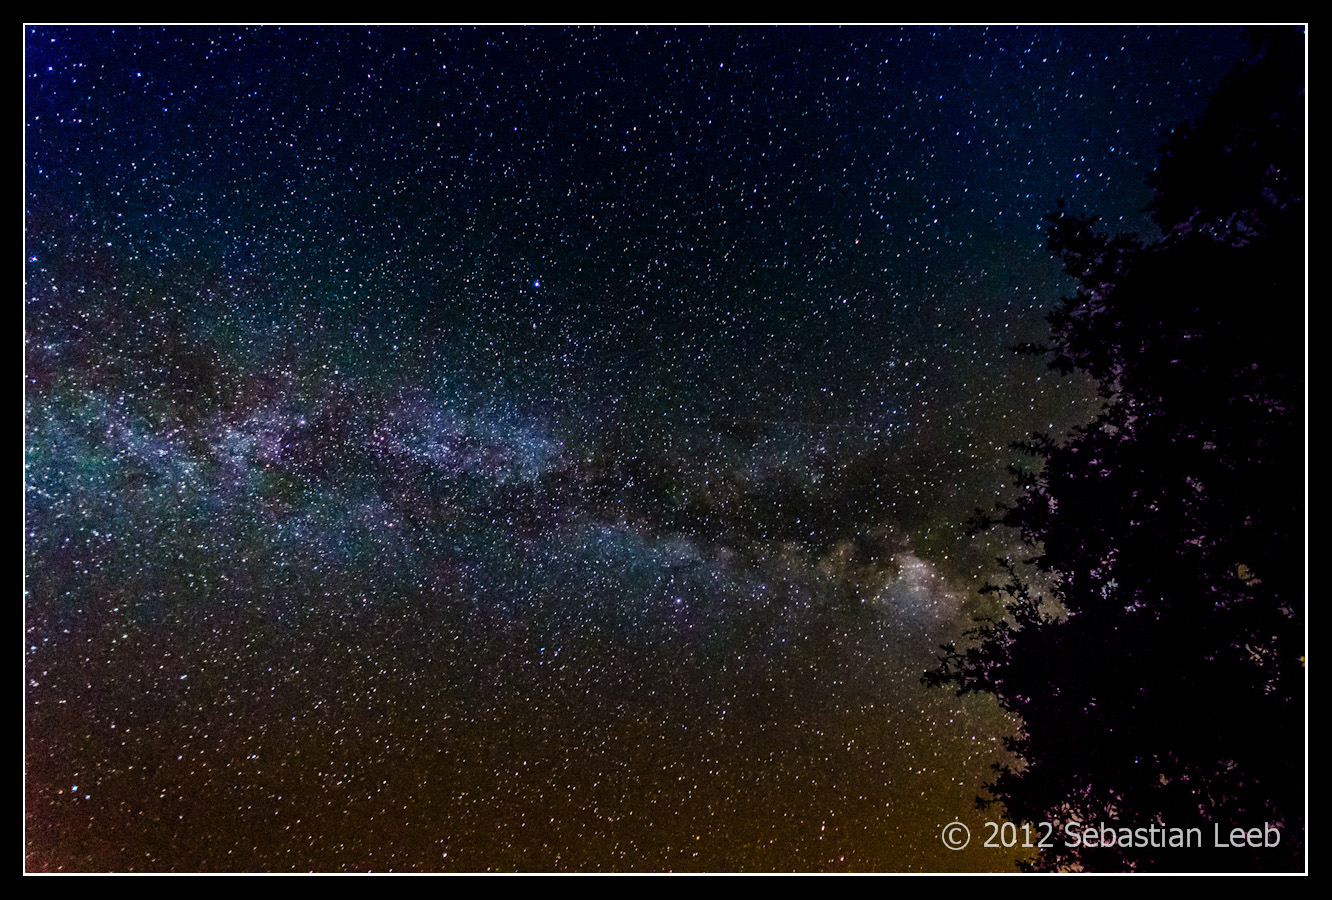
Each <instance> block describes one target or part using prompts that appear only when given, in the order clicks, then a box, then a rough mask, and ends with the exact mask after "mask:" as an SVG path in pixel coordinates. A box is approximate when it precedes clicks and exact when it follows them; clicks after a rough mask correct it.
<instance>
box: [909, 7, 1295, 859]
mask: <svg viewBox="0 0 1332 900" xmlns="http://www.w3.org/2000/svg"><path fill="white" fill-rule="evenodd" d="M1303 42H1304V39H1303V33H1302V31H1301V30H1296V29H1261V30H1255V31H1254V32H1252V33H1251V44H1252V50H1253V53H1252V55H1251V57H1250V59H1249V60H1248V61H1247V62H1246V63H1245V64H1244V65H1242V66H1241V67H1240V68H1239V69H1238V70H1237V71H1236V72H1235V73H1234V74H1232V75H1231V76H1230V78H1229V79H1228V80H1227V81H1226V82H1225V84H1223V86H1222V87H1221V88H1220V89H1219V90H1218V91H1217V93H1216V94H1215V96H1214V97H1213V98H1212V101H1211V103H1210V104H1209V106H1208V109H1207V111H1206V112H1205V113H1204V115H1203V116H1202V117H1201V119H1200V120H1199V121H1198V122H1197V123H1196V124H1194V125H1192V126H1190V127H1187V128H1184V129H1181V130H1179V131H1178V132H1177V133H1176V134H1175V135H1174V137H1173V138H1172V139H1171V140H1170V141H1169V142H1168V143H1167V145H1166V146H1165V148H1164V151H1163V160H1162V162H1161V164H1160V167H1159V168H1158V169H1157V171H1156V173H1155V174H1154V176H1153V185H1154V187H1155V191H1156V195H1155V199H1154V201H1153V203H1152V205H1151V207H1150V209H1151V211H1152V214H1153V216H1154V218H1155V220H1156V222H1157V224H1158V225H1159V226H1160V228H1161V230H1162V232H1163V234H1164V237H1163V238H1162V239H1161V240H1159V241H1156V242H1153V243H1143V242H1140V241H1139V240H1138V239H1136V238H1134V237H1132V236H1124V235H1116V236H1109V235H1105V234H1102V233H1100V232H1098V231H1097V230H1096V227H1095V220H1094V219H1088V218H1082V217H1079V216H1076V215H1073V214H1071V213H1070V212H1069V211H1067V210H1066V209H1064V208H1063V206H1062V204H1061V207H1060V209H1059V210H1058V211H1056V212H1055V213H1054V214H1053V215H1051V216H1050V217H1049V222H1050V230H1049V246H1050V248H1051V249H1052V250H1053V251H1055V252H1056V253H1058V254H1059V255H1060V256H1061V257H1062V259H1063V261H1064V265H1065V269H1066V271H1067V272H1068V273H1069V274H1070V275H1071V276H1072V277H1073V278H1074V279H1075V280H1076V282H1077V284H1078V291H1077V293H1076V294H1075V295H1074V296H1073V297H1070V298H1068V299H1066V300H1065V301H1064V302H1063V304H1062V305H1061V306H1060V307H1059V308H1058V309H1057V310H1056V311H1055V312H1053V313H1052V314H1051V316H1050V323H1051V326H1052V335H1053V341H1052V346H1051V347H1050V348H1047V349H1048V352H1050V353H1051V354H1052V356H1053V358H1052V363H1051V365H1052V367H1054V368H1056V369H1059V370H1060V371H1063V372H1065V373H1068V372H1072V371H1074V370H1078V371H1082V372H1085V373H1087V374H1089V375H1091V376H1092V377H1093V378H1094V379H1095V380H1096V382H1097V383H1098V385H1099V389H1100V391H1101V394H1102V397H1103V398H1104V404H1103V409H1102V412H1101V413H1100V415H1099V416H1098V417H1097V418H1096V420H1095V421H1093V422H1091V423H1090V424H1088V425H1086V426H1084V427H1082V428H1080V429H1077V430H1076V431H1075V432H1074V433H1073V434H1072V435H1071V436H1070V437H1069V438H1068V439H1066V440H1065V441H1063V442H1058V443H1057V442H1054V441H1051V440H1049V439H1048V438H1036V439H1034V440H1033V441H1031V442H1030V443H1028V444H1026V445H1025V446H1026V449H1027V450H1029V451H1030V452H1031V453H1032V454H1033V455H1034V457H1035V458H1036V459H1037V460H1038V461H1039V462H1040V463H1041V465H1040V466H1039V468H1038V469H1037V470H1035V471H1033V472H1022V473H1019V475H1020V477H1021V481H1020V484H1021V486H1022V487H1023V489H1024V490H1023V494H1022V496H1021V499H1020V500H1018V501H1017V502H1016V503H1015V505H1013V506H1011V507H1005V508H1001V509H1000V510H999V511H998V515H997V516H994V517H986V518H987V519H988V520H989V521H990V523H1001V524H1003V525H1007V526H1011V527H1014V528H1017V529H1019V530H1020V533H1021V535H1022V537H1023V539H1024V540H1025V541H1026V542H1027V543H1028V544H1029V545H1030V546H1031V547H1032V548H1033V556H1032V558H1031V559H1029V560H1027V561H1026V562H1027V563H1029V564H1031V566H1032V570H1031V574H1029V575H1028V574H1021V573H1020V572H1019V570H1018V568H1017V566H1015V565H1012V564H1008V573H1009V579H1008V582H1007V583H1006V584H1004V585H1001V586H996V587H992V588H989V589H987V590H990V591H993V592H997V593H999V594H1001V595H1003V596H1004V597H1005V598H1006V603H1007V609H1008V616H1007V617H1006V618H1005V619H1003V620H1002V621H996V622H988V623H983V624H981V625H980V626H979V627H978V628H977V630H976V631H975V632H973V635H972V636H973V638H974V639H975V640H974V643H973V644H971V645H969V646H967V647H965V648H958V647H957V646H952V645H950V646H948V647H945V648H944V655H943V657H942V659H941V664H940V666H939V668H938V669H936V670H934V671H932V672H930V673H928V674H927V676H926V680H927V682H930V683H933V684H949V685H951V686H953V687H955V688H956V689H957V690H958V691H959V692H967V691H988V692H993V693H994V694H995V695H996V696H997V697H998V698H999V701H1000V702H1001V703H1002V705H1003V706H1004V707H1005V708H1007V709H1008V710H1010V711H1011V712H1013V713H1015V714H1017V715H1018V716H1019V717H1020V718H1021V722H1022V725H1021V730H1020V732H1019V734H1018V736H1017V737H1016V738H1014V739H1013V740H1012V742H1011V747H1012V749H1013V750H1014V751H1015V753H1016V754H1017V755H1018V756H1019V757H1021V759H1022V760H1023V762H1022V764H1020V765H1019V766H1018V767H1008V768H1002V767H1001V768H1000V769H999V770H998V773H997V776H996V778H995V780H994V782H993V784H992V785H991V790H992V794H993V797H992V798H991V799H987V800H984V801H982V803H983V804H984V803H989V802H994V801H999V802H1002V804H1003V807H1004V815H1005V817H1006V818H1007V819H1008V820H1010V821H1031V822H1042V821H1048V822H1052V823H1058V824H1062V823H1064V822H1067V821H1068V820H1074V821H1077V822H1079V823H1082V824H1084V825H1086V824H1096V823H1106V824H1108V825H1111V826H1113V827H1117V828H1122V827H1129V828H1143V829H1150V827H1151V826H1152V825H1156V826H1158V827H1160V828H1172V827H1176V828H1194V827H1196V828H1199V829H1200V832H1199V833H1200V834H1201V836H1202V841H1201V842H1202V846H1201V847H1198V846H1193V847H1187V848H1171V847H1169V846H1163V847H1153V846H1148V847H1142V846H1131V847H1124V846H1115V847H1096V848H1089V847H1086V846H1069V844H1070V843H1071V842H1070V841H1069V840H1068V839H1067V837H1066V834H1065V833H1064V832H1063V831H1060V830H1056V831H1055V833H1054V839H1053V841H1052V842H1051V843H1052V844H1053V846H1050V847H1048V848H1046V849H1045V850H1043V851H1042V853H1041V855H1040V856H1039V858H1038V860H1037V867H1039V868H1049V869H1064V868H1073V869H1087V870H1096V869H1106V870H1123V869H1126V868H1130V869H1139V870H1158V871H1159V870H1216V871H1223V870H1269V871H1270V870H1289V869H1300V868H1301V867H1302V866H1303V859H1304V790H1305V784H1304V745H1305V735H1304V724H1303V723H1304V691H1305V682H1306V678H1305V670H1304V655H1303V654H1304V616H1305V605H1304V595H1303V591H1304V575H1303V573H1304V555H1303V540H1304V530H1303V517H1304V501H1303V498H1304V482H1303V469H1304V467H1303V463H1304V449H1303V448H1304V431H1303V420H1304V410H1303V390H1304V384H1303V368H1304V366H1303V362H1304V360H1303V346H1302V333H1303V332H1302V329H1303V298H1304V296H1305V286H1304V263H1305V260H1304V241H1305V225H1304V215H1305V211H1304V203H1303V180H1304V133H1303V129H1304V88H1303V57H1304V51H1303ZM1036 583H1040V584H1042V585H1045V586H1046V590H1047V591H1048V592H1049V594H1048V596H1042V595H1040V594H1038V592H1037V590H1036V588H1035V587H1033V586H1032V585H1033V584H1036ZM1265 824H1270V825H1271V826H1274V827H1275V828H1276V829H1277V831H1276V833H1277V834H1279V836H1280V843H1279V844H1278V845H1277V846H1275V847H1247V846H1246V847H1235V846H1233V844H1234V843H1235V842H1234V841H1232V840H1230V835H1231V829H1232V828H1234V827H1242V828H1245V829H1249V828H1254V827H1258V828H1262V827H1264V826H1265ZM1216 829H1219V834H1220V836H1221V838H1222V840H1223V841H1225V843H1226V844H1227V846H1224V847H1219V848H1218V847H1216V846H1215V838H1216V833H1217V832H1216ZM1264 833H1265V834H1266V835H1267V840H1268V841H1269V842H1270V841H1271V838H1272V833H1270V832H1264ZM1148 840H1149V841H1150V840H1151V838H1150V832H1149V836H1148ZM1162 843H1166V841H1164V839H1163V840H1162Z"/></svg>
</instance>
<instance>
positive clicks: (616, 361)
mask: <svg viewBox="0 0 1332 900" xmlns="http://www.w3.org/2000/svg"><path fill="white" fill-rule="evenodd" d="M1242 53H1243V41H1242V35H1241V32H1240V30H1239V29H1235V28H1222V29H1215V28H1209V29H1204V28H1182V29H1165V28H1136V29H1111V28H1064V29H1059V28H988V29H985V28H971V27H967V28H938V29H935V28H840V29H834V28H720V27H715V28H646V27H644V28H631V27H615V28H591V27H583V28H424V27H420V28H415V27H413V28H398V27H380V28H313V27H306V28H280V27H261V28H184V27H176V28H109V27H96V28H87V27H84V28H70V27H29V28H28V29H27V31H26V40H25V123H26V130H25V141H26V143H25V164H26V169H25V175H26V193H25V201H26V208H25V212H26V220H25V222H26V267H25V292H26V293H25V503H26V508H25V589H26V594H25V628H26V632H25V638H26V639H25V650H26V657H25V678H26V685H27V686H26V693H25V710H26V733H25V740H26V757H25V759H26V783H25V789H26V793H25V801H26V851H27V857H26V862H27V867H28V868H29V869H30V870H36V871H106V870H110V871H195V870H205V871H217V870H224V871H291V870H320V871H366V870H375V871H385V870H395V871H513V870H518V871H565V870H569V871H666V870H675V871H680V870H696V871H942V870H1011V869H1013V867H1014V866H1015V864H1016V863H1017V861H1018V860H1019V859H1020V858H1022V857H1021V851H1020V850H1015V851H1002V850H985V849H979V848H970V849H968V850H966V851H962V852H952V851H949V850H948V849H946V848H945V847H944V846H943V844H942V843H941V841H940V836H939V835H940V829H941V828H942V826H943V825H945V824H946V823H948V822H950V821H952V820H954V819H962V820H964V821H969V822H979V821H980V820H981V819H982V818H983V816H982V815H981V814H980V813H977V812H976V811H975V809H974V798H975V797H976V795H977V794H978V793H980V792H981V791H982V786H983V784H984V782H985V780H986V779H987V777H989V776H990V774H991V770H990V766H991V764H992V763H993V762H995V761H996V760H1001V759H1005V758H1006V757H1004V755H1003V754H1004V751H1003V737H1004V736H1006V735H1008V734H1010V733H1011V732H1012V729H1013V728H1014V727H1015V726H1014V723H1013V722H1011V721H1010V720H1008V719H1007V718H1006V717H1005V716H1004V715H1003V713H1002V712H1001V711H1000V710H999V708H998V706H997V704H996V703H994V702H993V701H992V700H987V699H986V698H982V697H976V696H969V697H966V698H958V697H956V696H953V695H952V693H951V692H948V691H939V690H929V689H927V688H925V687H924V686H923V685H922V684H921V682H920V678H921V674H922V673H923V672H924V671H925V670H926V669H928V668H930V667H931V666H932V665H933V664H934V659H935V653H936V650H937V647H938V645H939V644H940V643H941V642H946V641H949V640H955V639H957V638H958V637H959V636H960V635H961V633H962V632H963V631H964V630H966V629H967V627H968V626H969V624H970V622H971V620H972V617H973V616H974V615H977V614H979V613H983V612H986V611H989V610H990V609H991V608H990V606H989V605H988V604H989V602H990V601H989V600H987V599H986V598H984V597H982V596H981V595H978V594H977V588H979V587H980V586H981V585H982V584H983V583H984V582H985V580H986V579H987V578H991V577H994V570H995V563H994V558H995V557H996V556H998V555H1004V554H1006V553H1009V552H1013V547H1010V546H1008V544H1007V543H1005V542H1007V541H1011V540H1012V539H1013V536H1012V535H1003V534H985V535H980V536H970V535H968V533H967V530H966V520H967V518H968V516H969V515H970V513H971V511H972V510H974V509H975V508H977V507H981V508H989V507H991V506H992V505H993V504H994V503H995V502H996V501H1002V500H1004V499H1006V498H1011V497H1012V496H1013V494H1014V491H1015V490H1016V488H1015V487H1014V486H1013V484H1012V483H1011V476H1010V475H1009V474H1008V472H1007V471H1006V466H1007V465H1008V464H1009V463H1011V462H1013V461H1015V460H1016V459H1017V455H1016V454H1015V452H1014V451H1013V450H1012V449H1011V448H1010V445H1011V443H1012V442H1013V441H1015V440H1019V439H1021V438H1023V437H1024V436H1026V435H1027V434H1029V433H1030V432H1033V431H1037V432H1041V433H1046V434H1052V435H1058V434H1061V433H1063V431H1064V430H1065V429H1066V428H1068V427H1070V426H1071V425H1074V424H1077V423H1079V422H1083V421H1085V420H1086V419H1088V418H1089V417H1090V416H1091V415H1092V414H1093V413H1094V411H1095V409H1096V406H1095V398H1094V393H1093V391H1092V390H1091V388H1090V386H1089V385H1088V384H1087V383H1084V382H1079V381H1076V380H1074V379H1061V378H1059V377H1057V376H1056V375H1054V374H1053V373H1051V372H1049V371H1048V370H1046V368H1045V367H1044V364H1043V362H1042V361H1041V360H1040V359H1038V358H1032V357H1024V356H1019V355H1016V354H1014V353H1012V352H1011V351H1010V348H1011V347H1012V346H1013V345H1015V344H1019V343H1022V342H1024V341H1040V340H1041V339H1042V338H1043V336H1044V334H1045V323H1044V315H1045V313H1046V312H1047V311H1048V310H1049V309H1050V308H1051V307H1052V306H1053V304H1054V303H1055V302H1056V301H1057V299H1058V297H1059V296H1060V293H1061V291H1064V290H1066V288H1067V285H1066V284H1065V282H1064V281H1062V280H1061V276H1060V275H1059V266H1058V262H1057V261H1056V260H1054V259H1052V258H1051V257H1050V254H1049V253H1048V252H1047V251H1046V249H1045V236H1044V233H1043V231H1042V217H1043V216H1044V215H1045V214H1046V213H1048V212H1049V211H1050V210H1051V209H1053V208H1054V205H1055V203H1056V201H1057V199H1059V198H1067V200H1068V201H1069V203H1070V205H1071V206H1073V207H1075V208H1078V209H1082V210H1086V211H1090V212H1095V213H1098V214H1101V215H1103V216H1104V217H1105V221H1106V224H1107V226H1108V227H1111V228H1115V229H1122V230H1136V231H1143V232H1148V231H1149V230H1150V228H1151V227H1152V226H1151V225H1150V224H1149V220H1148V219H1147V218H1146V216H1145V215H1143V214H1142V212H1141V210H1142V209H1143V208H1144V207H1145V205H1146V203H1147V201H1148V199H1149V198H1150V193H1149V190H1148V188H1147V185H1146V182H1145V177H1146V175H1147V174H1148V173H1149V172H1150V171H1151V169H1152V167H1153V166H1154V165H1155V162H1156V151H1157V149H1158V146H1159V144H1160V142H1161V140H1162V139H1163V138H1164V136H1165V135H1166V134H1168V133H1169V130H1170V129H1171V128H1172V127H1174V126H1176V125H1178V124H1181V123H1183V122H1185V121H1187V120H1188V119H1189V118H1190V117H1192V116H1195V115H1197V114H1198V113H1199V112H1201V110H1202V108H1203V105H1204V103H1205V101H1206V98H1207V95H1208V93H1209V92H1210V91H1211V90H1212V89H1213V88H1214V87H1215V86H1216V84H1217V83H1219V81H1220V79H1221V78H1222V77H1223V76H1224V75H1225V73H1226V72H1227V71H1228V70H1229V69H1230V68H1231V66H1232V65H1233V64H1234V62H1235V61H1236V60H1237V59H1239V58H1240V56H1241V55H1242ZM973 833H975V828H974V827H973Z"/></svg>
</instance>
